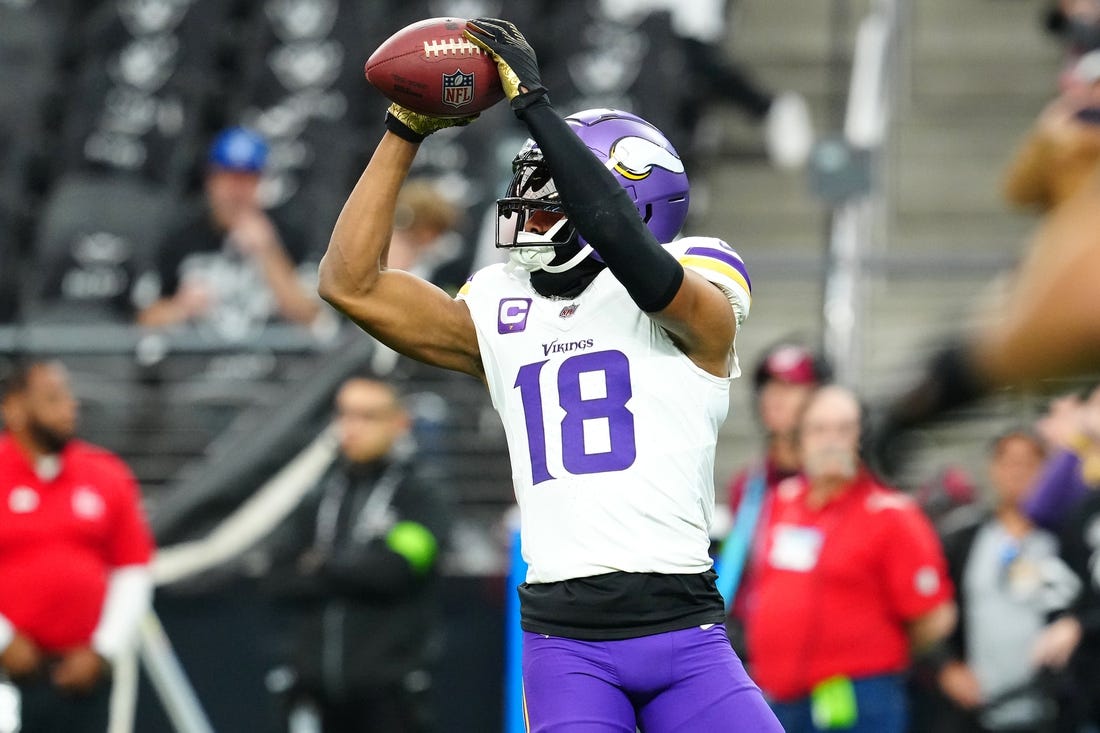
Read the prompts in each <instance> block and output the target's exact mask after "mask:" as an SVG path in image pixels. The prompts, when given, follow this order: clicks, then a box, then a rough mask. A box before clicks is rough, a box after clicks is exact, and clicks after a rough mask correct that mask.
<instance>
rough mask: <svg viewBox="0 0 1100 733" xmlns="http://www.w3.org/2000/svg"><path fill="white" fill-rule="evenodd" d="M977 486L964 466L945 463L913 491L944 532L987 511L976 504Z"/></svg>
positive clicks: (930, 517) (971, 520)
mask: <svg viewBox="0 0 1100 733" xmlns="http://www.w3.org/2000/svg"><path fill="white" fill-rule="evenodd" d="M977 495H978V487H977V486H975V485H974V480H973V478H971V476H970V474H969V473H968V472H967V471H966V469H965V468H963V467H961V466H946V467H944V468H942V469H940V470H939V471H938V472H937V473H936V475H935V476H933V477H932V479H931V480H929V481H928V482H926V483H924V484H923V485H921V486H920V487H919V488H918V489H917V490H916V491H915V492H914V494H913V498H914V499H916V500H917V504H918V505H920V508H921V510H922V511H923V512H924V513H925V515H926V516H927V517H928V518H929V519H930V520H932V524H933V525H935V526H936V528H937V529H939V531H940V532H941V533H942V532H943V531H944V530H945V528H946V527H954V526H956V524H957V523H958V522H963V523H971V522H973V521H976V520H977V518H978V517H980V516H982V515H983V514H984V509H982V508H980V507H976V506H975V502H976V501H977V498H978V496H977Z"/></svg>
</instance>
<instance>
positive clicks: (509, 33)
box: [464, 18, 546, 111]
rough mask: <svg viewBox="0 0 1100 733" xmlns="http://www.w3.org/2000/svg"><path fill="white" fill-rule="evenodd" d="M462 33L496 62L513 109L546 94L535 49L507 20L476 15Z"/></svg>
mask: <svg viewBox="0 0 1100 733" xmlns="http://www.w3.org/2000/svg"><path fill="white" fill-rule="evenodd" d="M464 35H465V36H466V37H467V38H469V39H470V41H472V42H473V43H474V44H476V45H477V46H480V47H481V48H483V49H485V51H486V53H488V54H489V56H490V57H492V59H493V61H495V62H496V65H497V71H498V72H499V73H500V83H501V86H503V87H504V96H506V97H508V100H509V101H510V103H511V105H512V109H513V110H516V111H519V110H521V109H524V108H525V107H528V106H530V105H531V104H532V103H533V102H535V101H538V100H540V99H542V98H544V97H546V87H544V86H543V85H542V79H540V78H539V62H538V59H537V58H535V49H533V48H531V44H529V43H528V42H527V39H526V38H524V37H523V34H522V33H520V32H519V29H518V28H516V27H515V26H514V25H512V24H511V23H509V22H508V21H506V20H499V19H497V18H476V19H474V20H471V21H468V22H467V23H466V30H465V31H464ZM521 87H522V89H521Z"/></svg>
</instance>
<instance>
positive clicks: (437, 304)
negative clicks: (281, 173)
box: [318, 104, 482, 378]
mask: <svg viewBox="0 0 1100 733" xmlns="http://www.w3.org/2000/svg"><path fill="white" fill-rule="evenodd" d="M465 122H469V119H466V120H455V119H439V118H434V117H427V116H425V115H420V114H417V113H414V112H410V111H409V110H406V109H404V108H402V107H400V106H398V105H396V104H395V105H393V106H392V107H390V111H389V112H387V114H386V128H387V132H386V134H385V136H384V137H383V138H382V140H381V142H380V143H379V144H378V147H377V148H376V149H375V151H374V155H373V156H372V157H371V159H370V162H369V163H368V164H367V168H366V170H365V171H363V175H362V176H361V177H360V178H359V182H358V183H356V184H355V188H354V189H353V190H352V192H351V195H350V196H349V197H348V200H347V202H346V203H345V204H344V208H343V210H342V211H341V212H340V217H339V218H338V219H337V221H336V227H335V228H334V229H333V232H332V238H331V239H330V241H329V245H328V250H327V251H326V252H325V256H324V258H323V259H322V260H321V267H320V284H319V286H318V292H319V293H320V295H321V297H322V298H324V299H325V300H326V301H328V302H329V303H330V304H331V305H332V306H333V307H334V308H336V309H337V310H339V311H340V312H341V313H343V314H345V315H346V316H348V317H349V318H351V319H352V320H353V321H355V323H356V324H358V325H359V327H360V328H362V329H363V330H364V331H366V332H367V333H369V334H371V335H372V336H374V337H375V338H377V339H378V340H379V341H381V342H382V343H384V344H386V345H387V346H389V347H390V348H392V349H394V350H395V351H398V352H400V353H402V354H405V355H406V356H409V357H412V358H414V359H418V360H420V361H423V362H426V363H428V364H433V365H435V366H440V367H444V368H447V369H454V370H455V371H460V372H465V373H467V374H472V375H474V376H477V377H478V378H480V377H481V375H482V371H481V370H482V367H481V360H480V357H479V352H478V345H477V335H476V333H475V330H474V325H473V321H472V320H471V319H470V312H469V310H468V309H467V307H466V304H465V303H461V302H459V301H455V300H452V299H451V297H450V296H448V295H447V294H446V293H445V292H443V291H442V290H440V289H439V288H437V287H435V286H434V285H432V284H431V283H429V282H427V281H426V280H422V279H421V278H418V277H416V276H415V275H411V274H409V273H407V272H402V271H401V270H388V269H386V253H387V250H388V249H389V241H390V235H391V233H392V230H393V216H394V209H395V207H396V205H397V194H398V191H399V190H400V189H401V186H402V184H403V183H404V182H405V179H406V177H407V176H408V173H409V169H410V167H411V166H412V161H413V158H414V157H415V156H416V151H417V149H418V147H419V144H420V142H421V141H422V140H423V139H424V137H425V136H427V135H429V134H431V133H432V132H435V131H437V130H439V129H442V128H443V127H448V126H451V125H456V124H464V123H465Z"/></svg>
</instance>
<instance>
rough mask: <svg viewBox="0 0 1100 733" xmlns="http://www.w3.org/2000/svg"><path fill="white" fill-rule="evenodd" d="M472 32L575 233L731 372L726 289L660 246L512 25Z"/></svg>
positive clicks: (690, 345) (733, 321)
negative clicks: (558, 102) (565, 115)
mask: <svg viewBox="0 0 1100 733" xmlns="http://www.w3.org/2000/svg"><path fill="white" fill-rule="evenodd" d="M466 36H467V38H469V39H470V40H471V41H473V42H474V43H476V44H478V45H479V46H481V47H482V48H484V49H485V50H486V51H487V52H488V53H490V54H491V55H492V56H493V57H494V59H495V60H496V62H497V66H498V69H499V71H500V76H501V82H502V85H503V86H504V92H505V95H506V96H507V97H508V99H509V100H510V102H511V106H512V109H513V111H514V112H515V113H516V116H517V117H519V119H520V120H522V121H523V122H524V123H525V124H526V125H527V128H528V130H529V131H530V133H531V137H532V138H533V139H534V140H535V142H536V143H538V146H539V148H540V149H541V151H542V154H543V156H544V158H545V160H546V163H547V165H548V166H549V168H550V171H551V175H552V177H553V180H554V182H555V184H556V186H557V191H558V193H559V194H560V196H561V200H562V204H563V206H564V209H565V212H566V214H567V215H568V217H569V220H570V222H572V224H573V226H574V227H576V230H577V231H578V232H579V233H580V235H581V236H583V237H584V239H585V240H586V241H587V242H589V243H590V244H591V245H592V247H593V248H594V249H595V250H596V252H597V253H599V255H600V257H601V258H602V259H603V261H604V262H605V263H606V264H607V267H608V268H609V269H610V270H611V272H612V273H613V274H614V275H615V277H616V279H618V280H619V282H621V283H622V284H623V286H624V287H625V288H626V290H627V292H628V293H629V294H630V296H631V298H632V299H633V300H634V302H635V303H636V304H637V305H638V307H639V308H641V309H642V310H643V311H644V312H646V313H647V314H648V315H649V316H650V317H652V318H653V319H654V320H655V321H656V322H658V323H659V324H661V326H663V327H664V328H665V329H666V330H668V331H669V332H670V333H671V334H672V336H673V337H674V338H675V339H676V340H677V342H678V343H679V345H680V347H681V349H682V350H683V351H684V352H685V353H686V354H687V355H688V356H689V357H690V358H691V359H692V360H693V361H694V362H695V363H696V364H698V365H699V366H700V367H701V368H703V369H705V370H707V371H708V372H711V373H713V374H716V375H720V376H727V375H728V374H729V362H730V353H731V348H732V345H733V339H734V335H735V333H736V328H737V321H738V320H739V318H738V316H736V315H735V312H734V310H733V309H731V307H730V301H729V300H728V299H727V296H726V294H725V293H724V292H723V291H722V290H720V289H719V288H718V287H715V286H714V285H712V284H711V283H710V282H709V281H708V280H707V279H705V278H704V277H703V276H701V275H699V274H698V273H695V272H692V271H690V270H685V268H684V267H683V266H681V265H680V263H679V262H678V261H677V260H676V258H675V257H673V256H672V255H671V254H670V253H668V252H666V251H665V250H664V249H663V248H662V247H661V246H660V243H658V241H657V239H656V238H655V237H654V235H653V234H652V233H651V231H650V230H649V229H648V228H647V226H646V225H645V223H644V222H643V221H642V219H641V218H640V216H639V213H638V211H637V209H636V208H635V207H634V205H633V203H632V202H631V200H630V198H629V196H628V195H627V193H626V192H625V191H624V190H623V188H622V187H621V186H620V185H619V183H618V182H617V181H616V180H615V178H614V176H613V175H612V174H611V172H610V171H609V170H608V169H607V168H605V167H604V165H603V164H602V163H601V162H600V160H599V159H598V158H596V156H595V155H593V154H592V152H591V151H590V150H589V149H588V148H587V147H586V146H585V144H584V142H582V141H581V140H580V139H579V138H578V137H577V135H576V134H574V133H573V131H572V130H570V128H569V126H568V124H567V123H566V122H565V121H564V120H563V119H562V118H561V117H560V116H559V115H558V114H557V112H556V111H554V109H553V108H552V107H551V106H550V102H549V100H548V98H547V90H546V88H545V87H544V86H543V85H542V82H541V80H540V77H539V69H538V63H537V61H536V58H535V53H534V51H533V50H532V49H531V46H530V45H529V44H528V43H527V41H526V39H524V37H523V35H522V34H521V33H520V32H519V31H518V30H517V29H516V27H515V26H514V25H512V24H511V23H508V22H507V21H502V20H496V19H489V18H479V19H477V20H474V21H470V22H469V23H468V24H467V28H466ZM746 311H747V304H746V306H745V307H744V308H743V309H742V310H741V311H740V313H742V314H743V313H744V312H746Z"/></svg>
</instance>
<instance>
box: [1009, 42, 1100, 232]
mask: <svg viewBox="0 0 1100 733" xmlns="http://www.w3.org/2000/svg"><path fill="white" fill-rule="evenodd" d="M1067 77H1068V80H1069V83H1068V84H1067V85H1066V87H1065V89H1064V90H1063V92H1062V94H1061V95H1060V96H1059V97H1058V98H1057V99H1055V100H1054V101H1053V102H1051V103H1050V104H1049V105H1048V106H1047V108H1046V109H1045V110H1043V113H1042V114H1041V115H1040V116H1039V119H1038V120H1037V121H1036V123H1035V126H1034V127H1033V128H1032V130H1031V131H1030V132H1029V133H1028V135H1027V137H1026V138H1025V140H1024V142H1023V144H1022V145H1021V146H1020V148H1019V150H1018V151H1017V153H1016V156H1015V158H1014V159H1013V160H1012V163H1011V164H1010V165H1009V168H1008V172H1007V174H1006V177H1005V182H1004V195H1005V198H1006V199H1008V201H1009V202H1010V203H1012V204H1013V205H1015V206H1018V207H1020V208H1031V209H1037V210H1038V211H1040V212H1042V213H1045V212H1047V211H1049V210H1050V209H1053V208H1055V207H1056V206H1058V205H1059V204H1061V203H1062V202H1064V201H1065V200H1066V199H1068V198H1069V197H1070V196H1072V195H1073V194H1074V193H1076V192H1077V191H1078V190H1079V189H1080V188H1081V187H1082V186H1083V185H1084V184H1085V183H1086V182H1087V181H1088V179H1089V176H1090V175H1092V174H1093V172H1094V171H1096V169H1097V161H1100V51H1092V52H1090V53H1088V54H1086V55H1084V56H1082V57H1081V58H1080V60H1078V61H1077V63H1076V64H1075V65H1074V66H1073V68H1072V70H1071V71H1070V72H1069V74H1068V75H1067Z"/></svg>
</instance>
